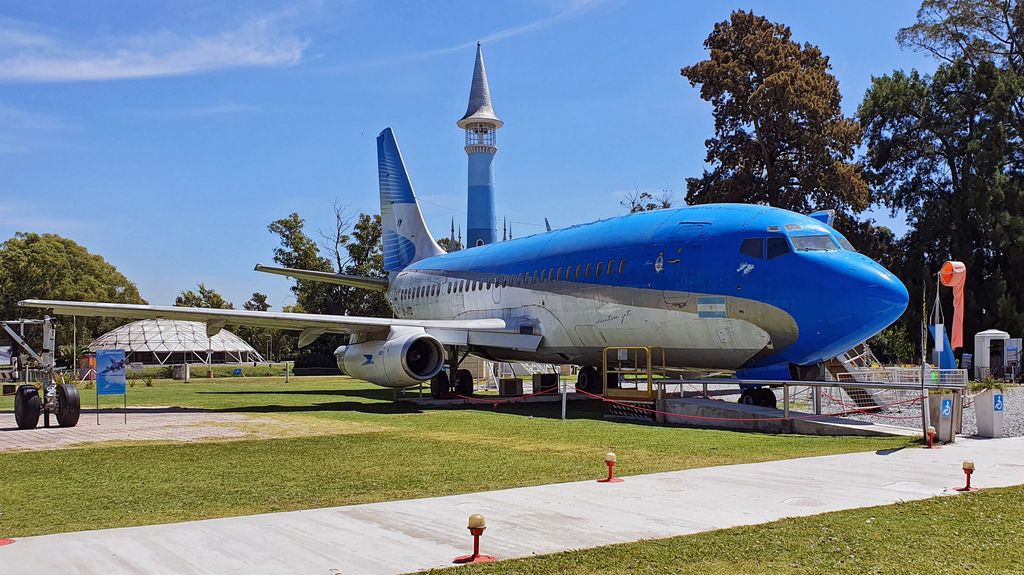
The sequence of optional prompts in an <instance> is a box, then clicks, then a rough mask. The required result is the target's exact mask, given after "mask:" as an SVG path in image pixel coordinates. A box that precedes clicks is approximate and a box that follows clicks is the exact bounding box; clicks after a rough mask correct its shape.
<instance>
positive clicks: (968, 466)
mask: <svg viewBox="0 0 1024 575" xmlns="http://www.w3.org/2000/svg"><path fill="white" fill-rule="evenodd" d="M963 469H964V475H966V476H967V484H966V485H964V486H963V487H957V488H956V490H957V491H977V490H978V488H977V487H971V474H973V473H974V462H973V461H970V460H968V461H965V462H964V464H963Z"/></svg>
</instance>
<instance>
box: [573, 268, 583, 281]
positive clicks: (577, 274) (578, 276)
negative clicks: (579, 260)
mask: <svg viewBox="0 0 1024 575" xmlns="http://www.w3.org/2000/svg"><path fill="white" fill-rule="evenodd" d="M582 268H583V266H582V265H581V264H576V277H575V278H574V279H576V280H579V279H580V270H581V269H582Z"/></svg>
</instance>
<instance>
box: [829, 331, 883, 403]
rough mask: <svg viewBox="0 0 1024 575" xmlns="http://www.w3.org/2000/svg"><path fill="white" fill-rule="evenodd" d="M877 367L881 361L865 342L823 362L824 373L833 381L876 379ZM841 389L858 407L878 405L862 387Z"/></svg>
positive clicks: (879, 366)
mask: <svg viewBox="0 0 1024 575" xmlns="http://www.w3.org/2000/svg"><path fill="white" fill-rule="evenodd" d="M879 368H881V363H880V362H879V361H878V358H877V357H875V353H874V352H873V351H871V348H870V347H868V344H867V342H864V343H862V344H860V345H858V346H855V347H854V348H853V349H850V350H848V351H846V352H844V353H841V354H839V355H838V356H836V358H835V359H834V360H832V361H829V362H827V363H826V364H825V370H826V373H828V375H829V376H830V377H831V379H833V380H835V381H865V382H867V381H877V379H876V375H875V372H876V371H877V370H878V369H879ZM843 391H845V392H846V395H848V396H850V399H852V400H853V402H854V404H856V405H857V407H858V408H860V409H873V408H875V409H876V408H878V407H879V403H878V401H877V400H876V398H875V397H874V396H873V395H872V394H871V393H870V392H868V390H866V389H864V388H860V387H845V388H843Z"/></svg>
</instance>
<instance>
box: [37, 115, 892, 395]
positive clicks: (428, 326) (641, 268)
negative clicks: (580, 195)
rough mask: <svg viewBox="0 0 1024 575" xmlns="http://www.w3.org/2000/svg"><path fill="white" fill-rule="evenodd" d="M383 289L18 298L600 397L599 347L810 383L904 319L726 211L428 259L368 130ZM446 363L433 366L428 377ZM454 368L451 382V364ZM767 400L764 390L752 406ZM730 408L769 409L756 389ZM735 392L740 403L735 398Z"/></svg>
mask: <svg viewBox="0 0 1024 575" xmlns="http://www.w3.org/2000/svg"><path fill="white" fill-rule="evenodd" d="M377 154H378V169H379V178H380V203H381V221H382V231H383V244H384V268H385V270H386V271H387V272H388V277H387V278H386V279H385V278H368V277H353V276H348V275H343V274H331V273H324V272H312V271H305V270H294V269H286V268H271V267H266V266H256V269H257V271H264V272H269V273H276V274H280V275H286V276H291V277H296V278H300V279H303V280H307V281H327V282H333V283H338V284H344V285H354V286H357V287H361V288H365V289H371V290H378V291H385V292H386V296H387V300H388V302H389V303H390V305H391V307H392V309H393V310H394V317H393V318H368V317H353V316H330V315H317V314H292V313H273V312H256V311H245V310H212V309H202V308H183V307H160V306H147V305H128V304H110V303H87V302H65V301H47V300H26V301H22V302H20V305H23V306H28V307H38V308H48V309H52V310H54V311H55V312H57V313H62V314H75V315H83V316H89V315H92V316H114V317H126V318H139V319H141V318H170V319H183V320H194V321H203V322H206V324H207V333H208V334H210V335H211V336H212V335H213V334H216V333H217V332H218V331H219V330H220V329H222V328H223V327H225V326H227V325H253V326H257V327H268V328H276V329H293V330H302V334H301V335H300V337H299V345H300V346H302V345H308V344H309V343H311V342H312V341H314V340H315V339H316V338H317V337H319V336H320V335H322V334H324V333H328V332H330V333H346V334H349V335H350V336H351V337H350V343H349V344H348V345H347V346H342V347H339V348H338V349H337V350H336V352H335V355H336V356H337V360H338V365H339V367H341V368H342V370H343V371H345V372H346V373H348V374H349V375H351V376H353V377H356V378H360V379H364V380H367V381H370V382H372V383H375V384H378V385H382V386H385V387H393V388H402V387H408V386H412V385H417V384H419V383H421V382H424V381H427V380H430V381H431V390H432V391H433V393H434V394H435V395H436V396H441V395H443V394H445V393H447V392H448V391H449V390H450V389H455V390H456V391H458V392H459V393H462V394H469V393H471V392H472V377H471V376H470V375H469V372H468V371H465V370H457V368H458V362H459V360H458V357H459V355H460V351H461V352H462V353H463V354H465V353H472V354H475V355H478V356H482V357H485V358H488V359H493V360H502V361H505V360H507V361H536V362H543V363H555V364H576V365H580V366H583V367H582V369H581V370H580V374H579V381H578V385H579V387H581V388H583V389H585V390H590V391H594V390H597V389H600V388H602V387H603V385H602V382H600V377H599V375H598V370H597V366H599V365H601V363H602V354H603V352H604V349H605V348H606V347H611V346H652V347H659V348H662V349H663V350H664V351H665V358H666V363H667V365H669V366H671V367H678V368H708V369H725V370H736V372H737V376H738V377H740V378H743V379H760V380H772V379H816V378H817V377H815V376H816V375H817V374H820V373H821V366H822V365H823V363H824V362H826V361H829V360H831V359H832V358H835V357H836V356H837V355H839V354H841V353H843V352H846V351H848V350H850V349H852V348H854V347H855V346H857V345H859V344H861V343H863V342H864V341H866V340H867V339H868V338H870V337H871V336H873V335H875V334H877V333H878V332H880V331H881V330H883V329H884V328H886V327H887V326H889V325H890V324H892V323H893V322H894V321H896V320H897V319H898V318H899V317H900V316H901V315H902V314H903V311H904V310H905V308H906V306H907V301H908V295H907V290H906V288H905V287H904V285H903V284H902V283H901V282H900V281H899V279H897V278H896V277H895V276H894V275H893V274H891V273H890V272H888V271H887V270H886V269H885V268H883V267H882V266H880V265H879V264H878V263H876V262H874V261H873V260H871V259H870V258H868V257H866V256H864V255H862V254H859V253H857V251H856V250H854V249H853V247H852V246H851V245H850V243H849V242H848V241H847V240H846V238H844V237H843V236H842V235H841V234H840V233H839V232H837V231H836V230H835V229H833V228H832V227H830V226H829V225H828V221H829V219H830V218H829V216H828V214H826V213H819V214H813V215H812V216H805V215H800V214H796V213H793V212H790V211H786V210H781V209H776V208H771V207H766V206H758V205H740V204H711V205H701V206H692V207H685V208H679V209H665V210H658V211H653V212H644V213H637V214H630V215H626V216H621V217H617V218H611V219H607V220H601V221H597V222H593V223H589V224H583V225H578V226H573V227H570V228H566V229H559V230H554V231H550V232H547V233H541V234H537V235H534V236H529V237H524V238H519V239H515V240H510V241H504V242H500V243H495V244H490V245H484V246H479V247H473V248H470V249H466V250H462V251H456V252H452V253H445V251H444V250H443V249H442V248H441V247H440V246H438V244H437V243H436V242H435V241H434V239H433V237H431V235H430V232H429V231H428V229H427V226H426V223H425V222H424V220H423V216H422V214H421V212H420V209H419V206H418V204H417V200H416V195H415V193H414V192H413V188H412V184H411V182H410V180H409V175H408V173H407V171H406V168H405V163H404V161H403V159H402V154H401V151H400V150H399V148H398V143H397V141H396V140H395V135H394V132H393V131H392V130H391V129H390V128H388V129H385V130H384V131H383V132H381V134H380V135H379V136H378V137H377ZM446 358H448V359H450V360H451V361H449V362H448V366H449V369H448V370H445V369H444V367H445V363H446ZM456 370H457V371H456ZM769 396H770V397H769ZM744 398H745V400H746V401H748V402H754V403H759V404H763V405H774V403H775V398H774V395H773V394H772V393H771V392H770V390H767V389H760V390H748V391H746V392H745V393H744ZM743 400H744V399H741V401H743Z"/></svg>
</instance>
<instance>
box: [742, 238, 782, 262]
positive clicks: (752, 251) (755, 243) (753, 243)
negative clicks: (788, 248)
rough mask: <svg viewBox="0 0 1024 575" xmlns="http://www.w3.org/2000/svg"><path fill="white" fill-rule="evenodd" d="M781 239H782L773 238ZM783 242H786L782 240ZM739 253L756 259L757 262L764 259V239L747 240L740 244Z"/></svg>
mask: <svg viewBox="0 0 1024 575" xmlns="http://www.w3.org/2000/svg"><path fill="white" fill-rule="evenodd" d="M774 239H782V238H774ZM782 241H783V242H785V241H786V240H782ZM740 253H741V254H743V255H745V256H750V257H752V258H757V259H759V260H763V259H764V238H747V239H745V240H743V243H742V244H740Z"/></svg>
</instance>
